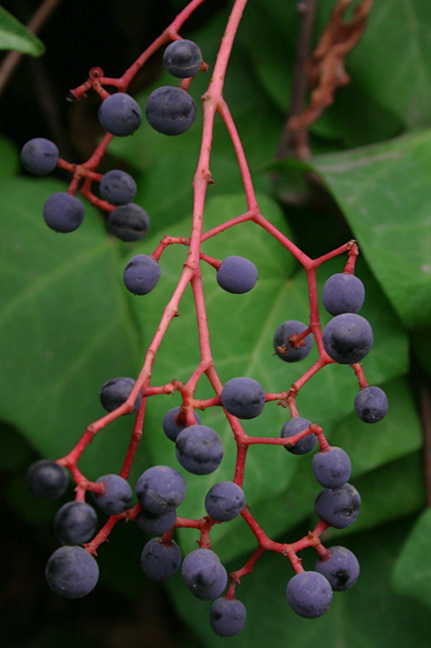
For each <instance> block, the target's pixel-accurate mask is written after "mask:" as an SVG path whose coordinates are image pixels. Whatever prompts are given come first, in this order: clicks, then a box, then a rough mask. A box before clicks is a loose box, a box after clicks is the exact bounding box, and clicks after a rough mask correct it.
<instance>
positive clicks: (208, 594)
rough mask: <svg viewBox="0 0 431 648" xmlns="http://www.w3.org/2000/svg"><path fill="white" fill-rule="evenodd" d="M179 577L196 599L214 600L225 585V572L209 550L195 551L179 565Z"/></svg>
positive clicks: (215, 555) (216, 557)
mask: <svg viewBox="0 0 431 648" xmlns="http://www.w3.org/2000/svg"><path fill="white" fill-rule="evenodd" d="M181 575H182V577H183V580H184V582H185V584H186V585H187V587H188V588H189V590H190V591H191V593H192V594H193V595H194V596H196V597H197V598H199V599H201V600H204V601H210V600H212V599H216V598H217V597H218V596H220V594H221V593H222V592H223V590H224V589H225V587H226V585H227V572H226V569H225V568H224V567H223V565H222V564H221V562H220V559H219V557H218V556H217V554H216V553H214V551H211V549H195V551H192V552H191V553H189V554H188V555H187V556H186V557H185V558H184V560H183V564H182V565H181Z"/></svg>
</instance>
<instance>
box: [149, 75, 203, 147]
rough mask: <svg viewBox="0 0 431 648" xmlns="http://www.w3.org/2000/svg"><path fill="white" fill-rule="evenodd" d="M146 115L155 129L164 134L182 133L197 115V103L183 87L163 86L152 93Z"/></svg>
mask: <svg viewBox="0 0 431 648" xmlns="http://www.w3.org/2000/svg"><path fill="white" fill-rule="evenodd" d="M145 116H146V118H147V121H148V123H149V124H150V126H152V128H154V130H156V131H158V132H159V133H163V135H181V134H182V133H185V132H186V131H187V130H188V129H189V128H190V127H191V126H192V125H193V122H194V120H195V117H196V104H195V102H194V100H193V98H192V97H191V96H190V95H189V93H188V92H186V91H185V90H183V89H182V88H174V87H172V86H162V87H161V88H157V89H156V90H154V92H152V93H151V94H150V96H149V97H148V99H147V103H146V106H145Z"/></svg>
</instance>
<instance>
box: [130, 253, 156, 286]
mask: <svg viewBox="0 0 431 648" xmlns="http://www.w3.org/2000/svg"><path fill="white" fill-rule="evenodd" d="M160 274H161V270H160V266H159V264H158V263H157V261H155V260H154V259H153V258H152V257H150V256H147V255H146V254H137V255H136V256H134V257H133V258H132V259H130V261H129V262H128V264H127V265H126V267H125V269H124V273H123V280H124V285H125V286H126V288H127V290H129V291H130V292H131V293H133V294H134V295H147V294H148V293H149V292H151V291H152V290H153V288H154V287H155V286H156V284H157V282H158V281H159V279H160Z"/></svg>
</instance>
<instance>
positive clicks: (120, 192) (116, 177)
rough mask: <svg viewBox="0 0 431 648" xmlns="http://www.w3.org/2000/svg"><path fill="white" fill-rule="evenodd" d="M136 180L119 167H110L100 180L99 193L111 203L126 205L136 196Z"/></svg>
mask: <svg viewBox="0 0 431 648" xmlns="http://www.w3.org/2000/svg"><path fill="white" fill-rule="evenodd" d="M136 189H137V188H136V182H135V181H134V179H133V178H132V176H131V175H129V174H128V173H126V172H125V171H121V170H120V169H112V170H111V171H108V172H107V173H105V175H104V176H103V178H102V180H101V181H100V186H99V190H100V195H101V196H102V198H103V200H106V201H107V202H109V203H111V205H126V204H127V203H130V202H132V201H133V199H134V197H135V196H136Z"/></svg>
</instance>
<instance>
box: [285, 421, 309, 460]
mask: <svg viewBox="0 0 431 648" xmlns="http://www.w3.org/2000/svg"><path fill="white" fill-rule="evenodd" d="M310 425H311V421H309V420H308V419H305V418H301V417H299V416H296V417H294V418H291V419H290V421H287V423H285V424H284V425H283V427H282V428H281V433H280V436H281V438H282V439H287V438H289V437H292V436H294V435H295V434H299V432H303V431H304V430H305V429H306V428H308V427H309V426H310ZM316 441H317V438H316V435H315V434H313V433H311V434H307V435H306V436H305V437H302V439H299V441H297V442H296V443H295V445H293V446H292V447H290V448H288V447H287V446H285V447H286V450H288V452H291V453H292V454H295V455H303V454H306V453H307V452H310V450H312V449H313V448H314V446H315V445H316Z"/></svg>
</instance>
